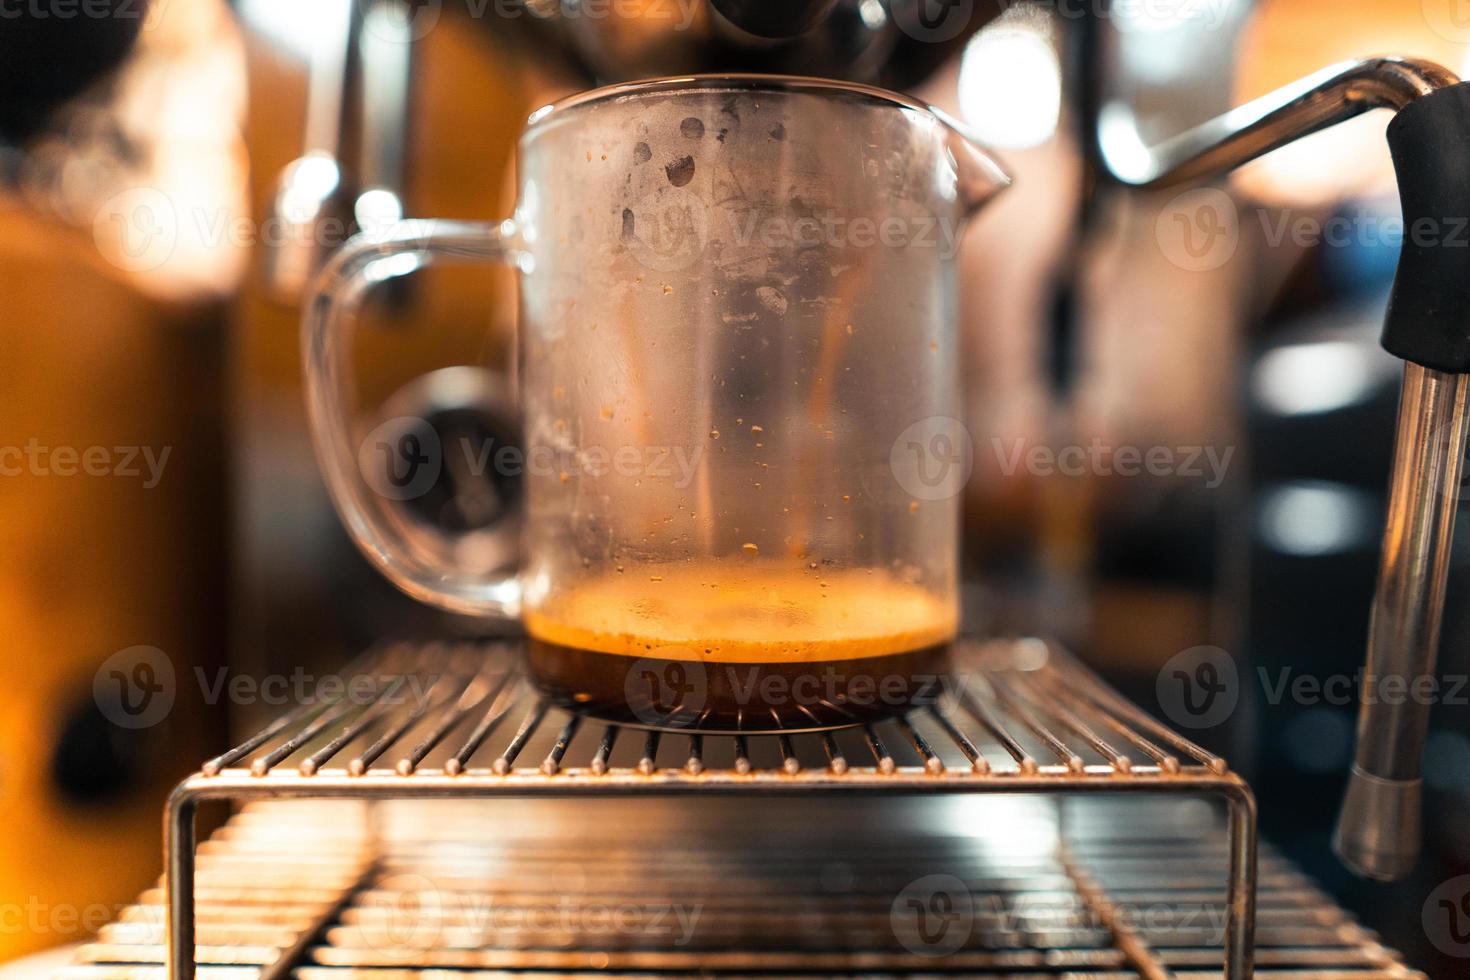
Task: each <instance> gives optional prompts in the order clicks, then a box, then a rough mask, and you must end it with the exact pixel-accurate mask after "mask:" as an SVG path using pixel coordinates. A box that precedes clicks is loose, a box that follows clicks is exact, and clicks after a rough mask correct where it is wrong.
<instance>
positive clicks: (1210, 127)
mask: <svg viewBox="0 0 1470 980" xmlns="http://www.w3.org/2000/svg"><path fill="white" fill-rule="evenodd" d="M1458 81H1459V79H1458V78H1456V77H1455V75H1454V73H1452V72H1450V71H1449V70H1447V69H1445V68H1442V67H1440V66H1439V65H1436V64H1434V63H1433V62H1429V61H1422V60H1416V59H1411V58H1368V59H1365V60H1363V61H1345V62H1340V63H1338V64H1335V65H1329V66H1328V67H1326V68H1324V69H1322V70H1321V71H1319V72H1316V73H1314V74H1312V75H1308V76H1307V77H1306V78H1303V79H1302V80H1300V81H1298V82H1294V83H1292V84H1291V85H1287V86H1285V87H1284V88H1280V89H1277V90H1276V91H1274V92H1271V93H1269V94H1267V95H1263V96H1261V97H1260V98H1259V99H1255V100H1253V101H1251V102H1247V103H1246V104H1245V105H1242V106H1239V107H1237V108H1234V109H1231V110H1230V111H1229V112H1226V113H1224V114H1223V115H1219V116H1216V117H1215V118H1214V119H1211V120H1210V121H1209V122H1206V123H1202V124H1200V125H1199V126H1196V127H1195V128H1193V129H1190V130H1186V131H1185V132H1183V133H1181V134H1179V135H1178V136H1175V137H1173V138H1171V139H1167V140H1165V141H1163V142H1162V143H1157V144H1155V145H1153V146H1148V145H1146V144H1145V143H1144V141H1143V138H1142V137H1141V136H1140V135H1139V129H1138V120H1137V117H1136V116H1135V115H1134V114H1133V111H1132V109H1131V108H1129V107H1127V106H1125V105H1124V104H1123V103H1121V102H1111V103H1108V104H1107V105H1105V106H1103V109H1102V113H1101V115H1100V117H1099V120H1098V128H1097V129H1098V131H1097V141H1098V151H1099V155H1100V156H1101V158H1102V162H1103V165H1104V166H1105V167H1106V168H1107V171H1108V173H1109V175H1110V176H1111V177H1112V178H1113V179H1114V180H1117V181H1119V182H1120V183H1124V184H1128V185H1130V186H1133V187H1145V188H1154V187H1168V186H1172V185H1174V184H1184V183H1189V182H1190V181H1194V180H1200V179H1202V178H1207V177H1211V176H1215V175H1218V174H1222V173H1224V172H1226V171H1228V170H1233V169H1235V168H1236V167H1239V166H1241V165H1242V164H1245V163H1249V162H1250V161H1252V160H1254V159H1255V158H1256V157H1259V156H1262V155H1264V154H1266V153H1269V152H1271V151H1272V150H1275V149H1277V148H1279V147H1282V146H1285V145H1286V144H1287V143H1291V142H1294V141H1295V140H1298V139H1301V138H1302V137H1303V136H1309V135H1311V134H1312V133H1315V132H1317V131H1318V130H1321V129H1326V128H1327V127H1329V126H1333V125H1336V124H1337V123H1340V122H1344V121H1346V120H1348V119H1352V118H1353V117H1354V116H1358V115H1361V114H1362V113H1364V112H1367V111H1369V110H1370V109H1395V110H1397V109H1402V108H1403V107H1404V106H1406V105H1408V104H1409V103H1410V102H1412V101H1413V100H1414V99H1416V98H1418V97H1419V96H1421V95H1427V94H1429V93H1430V92H1432V91H1434V90H1435V89H1439V88H1444V87H1445V86H1447V85H1453V84H1455V83H1456V82H1458Z"/></svg>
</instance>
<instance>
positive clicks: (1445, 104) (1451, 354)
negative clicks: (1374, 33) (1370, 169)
mask: <svg viewBox="0 0 1470 980" xmlns="http://www.w3.org/2000/svg"><path fill="white" fill-rule="evenodd" d="M1388 148H1389V150H1390V151H1391V152H1392V153H1393V166H1394V170H1395V172H1396V173H1397V174H1398V181H1399V200H1400V201H1401V202H1402V204H1403V217H1404V241H1403V246H1402V247H1401V250H1400V252H1399V266H1398V271H1397V272H1396V273H1395V274H1394V279H1393V293H1392V294H1391V295H1390V296H1389V301H1388V316H1387V317H1386V318H1385V320H1384V324H1383V347H1384V349H1385V350H1387V351H1388V352H1389V353H1390V354H1393V355H1394V356H1395V357H1400V358H1403V359H1404V360H1406V361H1413V362H1415V363H1416V364H1422V365H1424V366H1425V367H1428V368H1435V369H1437V370H1440V371H1452V372H1455V373H1458V374H1465V373H1470V82H1461V83H1460V84H1458V85H1452V86H1450V87H1449V88H1443V89H1440V90H1438V91H1436V92H1431V93H1430V94H1428V95H1425V96H1421V97H1420V98H1418V99H1415V100H1414V101H1413V102H1411V103H1409V104H1408V105H1407V106H1405V107H1404V108H1403V109H1402V110H1400V112H1399V114H1398V115H1396V116H1394V118H1393V120H1392V121H1390V122H1389V124H1388Z"/></svg>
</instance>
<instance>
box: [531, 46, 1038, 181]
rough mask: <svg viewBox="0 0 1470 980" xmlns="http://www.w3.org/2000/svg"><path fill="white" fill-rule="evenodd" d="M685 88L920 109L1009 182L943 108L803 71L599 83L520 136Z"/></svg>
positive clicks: (996, 177) (548, 111) (555, 105)
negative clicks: (605, 105) (593, 108)
mask: <svg viewBox="0 0 1470 980" xmlns="http://www.w3.org/2000/svg"><path fill="white" fill-rule="evenodd" d="M690 89H698V90H703V91H716V92H718V91H745V92H810V93H816V94H823V95H836V94H841V95H849V96H856V97H858V98H864V99H869V100H871V101H873V102H877V103H879V104H884V105H890V106H893V107H894V108H896V109H905V110H909V111H915V112H922V113H924V114H925V115H928V116H930V117H932V118H934V119H936V120H938V121H939V122H940V123H941V124H942V125H943V126H944V127H945V128H947V129H948V130H950V131H951V132H952V133H954V134H955V135H957V136H959V137H960V138H961V139H963V140H964V142H965V143H967V144H969V146H970V147H971V148H972V149H973V153H971V154H970V156H971V157H972V158H974V159H976V160H977V162H979V164H980V165H981V166H983V167H984V173H983V175H982V176H983V177H984V178H985V179H986V180H987V181H989V182H990V183H991V184H992V185H993V188H994V190H996V191H998V190H1001V189H1003V188H1005V187H1008V186H1010V183H1011V177H1010V175H1009V174H1008V173H1006V171H1005V169H1004V168H1003V167H1002V166H1001V165H1000V163H999V162H997V161H996V159H995V158H994V157H993V156H992V155H991V153H990V150H989V149H988V148H986V147H985V145H984V144H983V143H981V142H980V140H979V139H977V138H976V137H975V134H974V133H973V132H971V131H970V129H969V127H967V126H966V125H965V124H964V123H962V122H961V121H959V120H958V119H955V118H954V117H953V116H951V115H949V114H948V113H947V112H944V111H943V110H941V109H936V108H934V107H933V106H931V105H928V104H927V103H924V102H922V101H920V100H918V99H915V98H911V97H910V96H907V95H903V94H902V93H899V92H892V91H889V90H888V89H883V88H878V87H877V86H874V85H863V84H861V83H859V82H848V81H843V80H841V79H836V78H816V77H810V76H806V75H766V74H759V73H743V72H736V73H729V72H721V73H712V74H696V75H666V76H663V77H659V78H645V79H640V80H638V81H631V82H619V83H617V84H615V85H604V86H602V87H601V88H594V89H588V90H587V91H585V92H577V93H575V94H573V95H568V96H566V97H565V98H562V99H558V100H557V101H555V102H551V103H548V104H546V105H544V106H542V107H541V108H539V109H537V110H536V111H535V112H533V113H531V114H530V116H528V117H527V119H526V129H525V131H524V132H523V133H522V134H521V139H522V140H525V139H527V138H529V137H530V136H532V135H534V134H535V132H536V131H537V130H538V129H539V128H540V127H541V126H543V125H545V124H546V123H548V122H550V121H552V120H554V119H557V118H559V117H561V116H564V115H565V114H566V113H567V112H568V111H569V110H572V109H579V108H584V107H586V106H590V105H596V104H598V103H602V102H610V101H615V100H617V99H621V98H627V97H629V96H636V95H649V94H656V93H660V92H679V91H686V90H690Z"/></svg>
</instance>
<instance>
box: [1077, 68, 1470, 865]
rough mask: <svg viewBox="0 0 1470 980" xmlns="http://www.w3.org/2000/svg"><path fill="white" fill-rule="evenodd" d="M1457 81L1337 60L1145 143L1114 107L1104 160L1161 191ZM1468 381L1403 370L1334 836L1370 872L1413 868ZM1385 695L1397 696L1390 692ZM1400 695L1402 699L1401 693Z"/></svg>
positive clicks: (1347, 857)
mask: <svg viewBox="0 0 1470 980" xmlns="http://www.w3.org/2000/svg"><path fill="white" fill-rule="evenodd" d="M1458 81H1459V79H1458V78H1456V76H1455V75H1454V74H1453V73H1451V72H1450V71H1448V70H1446V69H1444V68H1442V67H1440V66H1439V65H1436V64H1433V63H1431V62H1426V61H1414V60H1409V59H1402V58H1373V59H1368V60H1364V61H1356V62H1345V63H1342V64H1338V65H1333V66H1331V67H1328V68H1325V69H1323V70H1322V71H1320V72H1317V73H1316V74H1315V75H1311V76H1309V77H1307V78H1304V79H1302V80H1301V81H1300V82H1297V83H1295V84H1293V85H1289V86H1287V87H1285V88H1282V89H1279V90H1277V91H1275V92H1273V93H1271V94H1269V95H1265V96H1263V97H1261V98H1259V99H1256V100H1255V101H1253V102H1249V103H1247V104H1245V105H1243V106H1240V107H1239V108H1237V109H1232V110H1231V111H1230V112H1227V113H1225V114H1224V115H1221V116H1218V117H1217V118H1215V119H1213V120H1211V121H1209V122H1207V123H1204V124H1203V125H1201V126H1198V127H1196V128H1194V129H1191V130H1189V131H1187V132H1185V133H1182V134H1180V135H1179V136H1176V137H1174V138H1172V139H1169V140H1166V141H1165V142H1163V143H1160V144H1157V145H1155V146H1152V147H1148V146H1145V145H1144V143H1143V142H1142V140H1141V138H1140V137H1139V133H1138V126H1137V120H1136V119H1135V118H1134V116H1133V115H1132V113H1131V111H1129V110H1128V109H1126V108H1123V107H1121V106H1119V105H1116V104H1114V105H1109V106H1106V107H1104V110H1103V112H1102V115H1101V117H1100V120H1099V124H1098V135H1097V138H1098V146H1099V155H1100V156H1101V158H1102V162H1103V165H1104V166H1105V167H1106V168H1107V169H1108V170H1109V172H1110V173H1111V175H1112V176H1113V178H1114V179H1116V180H1118V181H1119V182H1121V183H1124V184H1128V185H1131V186H1136V187H1144V188H1153V187H1165V186H1169V185H1172V184H1179V183H1186V182H1189V181H1192V180H1197V179H1199V178H1203V177H1208V176H1211V175H1214V174H1219V173H1223V172H1224V171H1227V170H1230V169H1232V168H1234V167H1238V166H1240V165H1241V164H1244V163H1247V162H1249V161H1251V160H1254V159H1255V158H1256V157H1259V156H1261V155H1262V154H1265V153H1268V152H1270V151H1271V150H1274V149H1276V148H1278V147H1281V146H1284V145H1285V144H1287V143H1290V142H1292V141H1293V140H1296V139H1298V138H1300V137H1302V136H1306V135H1309V134H1311V133H1314V132H1317V131H1318V130H1321V129H1325V128H1326V127H1328V126H1331V125H1333V124H1335V123H1339V122H1342V121H1344V120H1347V119H1351V118H1352V117H1354V116H1357V115H1359V114H1361V113H1363V112H1366V111H1367V110H1369V109H1375V108H1387V109H1393V110H1399V109H1402V108H1404V107H1405V106H1407V105H1408V104H1409V103H1410V102H1412V101H1413V100H1415V99H1417V98H1419V97H1420V96H1424V95H1428V94H1430V93H1431V92H1434V91H1436V90H1438V89H1441V88H1444V87H1446V86H1449V85H1454V84H1456V83H1457V82H1458ZM1466 387H1467V380H1466V376H1465V375H1457V374H1452V373H1448V372H1444V371H1436V370H1431V369H1429V368H1425V367H1422V366H1420V365H1418V364H1414V363H1406V364H1405V366H1404V386H1403V394H1402V396H1401V398H1400V402H1399V415H1398V428H1397V434H1396V436H1395V447H1394V456H1393V471H1392V475H1391V477H1390V485H1389V506H1388V517H1387V520H1386V522H1385V526H1384V530H1383V547H1382V555H1381V558H1380V564H1379V570H1378V584H1377V588H1376V590H1375V593H1374V598H1373V610H1372V624H1371V626H1370V628H1369V636H1368V650H1367V661H1366V668H1365V670H1364V676H1363V681H1362V684H1363V689H1362V692H1361V709H1360V714H1359V719H1358V748H1357V755H1356V758H1355V761H1354V765H1353V771H1352V775H1351V778H1350V781H1349V785H1348V793H1347V797H1346V799H1345V801H1344V803H1343V810H1342V816H1341V818H1340V820H1339V822H1338V827H1337V832H1336V835H1335V837H1334V840H1333V844H1334V848H1335V850H1336V851H1337V854H1338V856H1339V857H1340V858H1342V860H1343V861H1344V862H1345V863H1346V864H1347V865H1348V866H1349V867H1350V868H1352V869H1353V870H1354V871H1356V872H1358V873H1359V874H1362V875H1364V876H1366V877H1369V878H1375V879H1378V880H1382V881H1392V880H1394V879H1397V878H1400V877H1402V876H1404V875H1405V874H1407V873H1408V872H1409V871H1410V870H1411V869H1412V868H1413V866H1414V863H1415V861H1416V860H1417V858H1418V853H1419V838H1420V781H1419V775H1420V765H1421V761H1422V759H1421V757H1422V755H1423V751H1424V739H1425V733H1426V730H1427V728H1428V724H1429V712H1430V704H1429V701H1430V700H1432V698H1426V697H1424V696H1423V691H1424V689H1425V685H1426V684H1428V683H1430V682H1428V681H1426V680H1424V679H1425V678H1433V676H1434V672H1435V661H1436V659H1437V656H1438V648H1439V629H1440V621H1441V619H1442V617H1443V612H1444V595H1445V583H1446V579H1447V577H1448V574H1449V562H1450V545H1451V540H1452V538H1453V536H1454V527H1455V508H1456V506H1457V504H1458V496H1459V489H1460V473H1461V468H1462V466H1463V463H1464V457H1465V437H1466V407H1467V406H1466ZM1389 693H1392V695H1393V696H1391V697H1390V696H1388V695H1389ZM1401 693H1402V696H1400V694H1401Z"/></svg>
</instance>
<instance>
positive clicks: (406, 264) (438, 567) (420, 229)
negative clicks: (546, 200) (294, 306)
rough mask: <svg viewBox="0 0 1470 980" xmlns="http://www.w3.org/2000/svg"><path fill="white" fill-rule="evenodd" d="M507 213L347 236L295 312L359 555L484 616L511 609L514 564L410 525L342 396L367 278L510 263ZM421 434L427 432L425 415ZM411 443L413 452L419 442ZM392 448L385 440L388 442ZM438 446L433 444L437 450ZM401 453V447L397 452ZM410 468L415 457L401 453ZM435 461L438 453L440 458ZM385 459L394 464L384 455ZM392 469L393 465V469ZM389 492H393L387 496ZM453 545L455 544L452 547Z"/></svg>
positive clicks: (420, 593) (415, 592) (312, 413)
mask: <svg viewBox="0 0 1470 980" xmlns="http://www.w3.org/2000/svg"><path fill="white" fill-rule="evenodd" d="M516 242H517V229H516V226H515V223H514V222H513V221H509V220H506V221H501V222H478V221H440V220H433V219H413V220H408V221H399V222H395V223H393V224H391V225H387V226H385V227H384V228H382V229H380V230H376V231H373V232H370V233H363V234H359V235H356V236H354V237H353V238H352V239H351V240H350V241H348V242H347V243H346V244H345V245H343V246H342V248H341V249H340V250H338V251H337V252H336V253H335V254H334V255H333V256H332V257H331V258H330V259H329V260H328V261H327V263H326V265H325V266H324V267H323V268H322V271H321V273H320V274H319V275H318V276H317V279H316V282H315V283H314V284H313V287H312V289H311V291H310V293H309V294H308V296H307V306H306V309H305V311H304V312H303V313H302V319H301V351H302V363H303V367H304V370H305V374H306V379H305V380H306V404H307V412H308V415H309V417H310V420H311V435H312V442H313V444H314V445H315V447H316V457H317V463H318V465H319V466H320V468H321V471H322V476H323V477H324V479H325V481H326V485H327V491H328V493H329V494H330V496H331V498H332V503H333V505H334V506H335V507H336V509H337V513H338V515H339V516H340V517H341V519H342V523H343V525H344V526H345V527H346V528H347V532H348V534H349V535H351V537H352V540H353V541H354V542H356V544H357V546H358V548H359V549H361V550H362V553H363V554H364V555H366V556H367V558H368V560H369V561H370V562H372V563H373V564H374V565H375V566H377V568H378V570H379V571H380V572H382V573H383V575H384V576H386V577H387V578H388V580H389V581H391V582H392V583H393V584H394V585H396V586H398V587H399V588H400V589H402V590H403V591H404V592H406V593H408V594H409V595H411V596H413V597H414V598H415V599H419V600H421V601H423V602H427V603H430V604H432V605H435V606H438V607H440V608H442V609H447V610H449V611H450V612H455V613H462V614H465V615H469V616H479V617H482V618H490V619H515V618H516V617H518V616H519V615H520V599H521V590H520V583H519V582H518V581H517V579H516V576H515V573H514V572H512V573H510V574H505V573H501V574H500V575H498V576H496V575H495V574H494V571H495V570H494V569H491V568H479V567H476V566H475V564H474V562H473V556H464V555H462V554H460V553H459V551H457V550H456V549H453V548H450V547H438V548H436V547H434V544H435V543H439V544H441V545H442V544H443V539H442V538H437V541H436V540H434V539H435V538H436V536H429V535H425V534H423V532H422V530H421V529H419V530H418V533H416V534H415V533H411V532H413V531H414V529H413V528H411V527H410V526H409V525H408V524H407V523H406V521H405V519H404V515H403V514H402V512H401V508H395V507H392V506H390V503H389V501H390V499H395V498H393V497H392V495H391V494H388V493H385V492H383V488H375V487H374V486H373V485H372V484H370V483H369V482H368V479H367V476H366V472H365V467H364V466H363V465H360V462H359V460H360V458H361V457H363V456H364V455H365V454H368V453H369V452H370V449H371V448H372V447H369V446H367V445H365V444H364V445H362V446H359V445H358V444H357V439H356V438H355V437H354V433H353V431H352V424H351V415H350V413H349V406H351V405H353V404H355V401H356V397H355V396H356V386H355V384H354V381H353V372H352V337H353V332H354V328H355V326H356V322H357V317H356V313H357V311H358V309H359V307H361V305H362V301H363V298H364V297H365V296H366V295H367V293H368V291H369V290H370V289H372V288H373V287H374V286H378V285H381V284H383V283H385V282H389V281H391V280H393V279H398V278H401V277H403V276H407V275H410V274H411V273H413V272H416V271H418V270H419V269H422V268H424V267H425V266H429V265H433V264H436V263H439V262H445V261H461V262H464V261H470V262H501V263H505V264H508V265H513V266H519V265H520V263H521V262H522V260H523V256H522V253H521V252H520V250H519V249H518V248H517V247H516ZM423 429H424V430H427V431H425V432H424V433H423V435H425V436H426V437H431V438H434V439H435V440H436V441H437V436H435V435H434V434H433V431H432V429H429V427H428V424H427V422H425V423H424V424H423ZM409 445H412V446H414V447H415V448H414V453H415V454H417V453H418V443H412V444H409ZM390 451H391V447H390ZM441 456H442V454H441ZM405 458H406V459H407V457H405ZM408 461H409V462H410V463H411V469H410V471H409V472H410V474H412V473H413V472H414V468H416V467H417V465H418V462H426V461H429V457H421V458H417V461H415V460H408ZM441 463H442V459H441ZM386 464H387V465H390V466H394V467H396V466H397V461H396V460H394V459H392V458H391V456H390V457H389V458H388V459H387V460H386ZM395 472H396V470H395ZM396 499H402V498H401V497H400V498H396ZM461 550H462V549H461Z"/></svg>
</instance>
